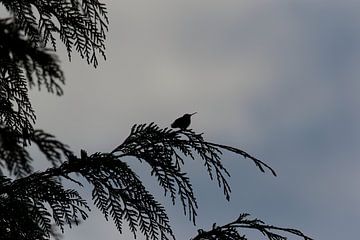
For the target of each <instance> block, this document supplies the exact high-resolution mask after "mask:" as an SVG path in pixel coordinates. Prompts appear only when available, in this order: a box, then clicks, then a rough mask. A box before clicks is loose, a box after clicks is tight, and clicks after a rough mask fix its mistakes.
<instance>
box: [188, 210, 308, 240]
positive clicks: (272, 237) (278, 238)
mask: <svg viewBox="0 0 360 240" xmlns="http://www.w3.org/2000/svg"><path fill="white" fill-rule="evenodd" d="M249 216H250V214H247V213H242V214H240V216H239V217H238V218H237V219H236V220H235V221H233V222H230V223H227V224H225V225H222V226H217V225H216V224H215V223H214V224H213V226H212V229H211V230H208V231H204V230H203V229H199V230H198V234H197V236H195V237H194V238H192V239H191V240H247V239H248V238H247V237H246V236H245V235H241V233H240V230H241V229H254V230H257V231H259V232H260V233H262V234H263V235H264V236H265V237H266V238H267V239H268V240H287V239H288V238H287V235H289V234H290V235H293V236H297V237H300V238H302V239H303V240H313V239H312V238H310V237H308V236H306V235H305V234H303V233H302V232H301V231H299V230H297V229H293V228H282V227H276V226H273V225H267V224H265V223H264V222H263V221H261V220H259V219H257V218H255V219H248V217H249Z"/></svg>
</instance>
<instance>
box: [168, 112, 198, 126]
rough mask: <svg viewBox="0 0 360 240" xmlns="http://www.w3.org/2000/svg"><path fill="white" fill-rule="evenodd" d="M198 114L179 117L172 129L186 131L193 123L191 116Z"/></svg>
mask: <svg viewBox="0 0 360 240" xmlns="http://www.w3.org/2000/svg"><path fill="white" fill-rule="evenodd" d="M195 113H197V112H194V113H191V114H189V113H186V114H184V115H183V116H182V117H179V118H178V119H176V120H175V121H174V122H173V123H172V124H171V127H172V128H180V129H181V130H185V129H186V128H187V127H189V125H190V123H191V116H192V115H194V114H195Z"/></svg>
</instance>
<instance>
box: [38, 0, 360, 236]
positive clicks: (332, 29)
mask: <svg viewBox="0 0 360 240" xmlns="http://www.w3.org/2000/svg"><path fill="white" fill-rule="evenodd" d="M104 2H105V3H107V4H108V10H109V18H110V26H109V27H110V28H109V33H108V39H107V60H106V61H101V62H100V66H99V67H98V68H97V69H93V68H92V67H91V66H88V65H87V64H86V61H84V60H81V59H80V58H79V57H78V56H77V55H76V53H74V54H73V59H72V61H71V62H69V61H68V59H67V58H66V53H65V51H64V48H61V47H60V51H59V54H60V56H61V60H62V66H63V70H64V71H65V75H66V79H67V84H66V86H65V88H64V90H65V94H64V96H62V97H55V96H49V95H48V94H47V93H46V92H38V91H36V90H33V91H32V92H31V97H32V99H33V104H34V107H35V110H36V113H37V123H36V126H37V127H39V128H43V129H45V130H47V131H49V132H51V133H54V134H55V135H56V136H57V137H58V138H59V139H60V140H62V141H63V142H65V143H67V144H68V145H70V146H71V148H72V150H74V151H75V152H76V153H79V151H80V149H86V150H87V151H88V152H90V153H93V152H97V151H102V152H106V151H111V150H112V149H113V148H114V147H115V146H117V145H118V144H120V143H121V142H122V141H123V140H124V139H125V138H126V137H127V135H128V134H129V130H130V128H131V126H132V125H133V124H135V123H149V122H156V123H157V124H159V125H160V126H161V127H169V125H170V124H171V122H172V121H173V120H174V119H175V118H177V117H179V116H181V115H182V114H184V113H186V112H189V113H191V112H194V111H197V112H198V114H197V115H194V116H193V121H192V125H191V127H192V128H193V129H194V130H195V131H197V132H204V133H205V135H204V136H205V138H206V139H207V140H209V141H213V142H217V143H220V144H226V145H231V146H234V147H238V148H241V149H243V150H245V151H247V152H249V153H251V154H252V155H254V156H256V157H258V158H260V159H262V160H263V161H265V162H266V163H268V164H269V165H271V166H272V167H273V168H274V169H275V170H276V171H277V173H278V177H273V176H271V175H270V174H269V173H267V174H263V173H261V172H259V171H258V169H256V167H255V166H254V165H253V164H252V163H251V162H250V161H248V160H246V159H242V158H239V157H238V156H234V155H229V154H225V155H224V164H225V166H226V167H228V169H229V170H230V173H231V175H232V176H231V178H230V183H231V186H232V196H231V201H230V202H227V201H226V200H225V198H224V197H223V196H222V192H221V190H220V189H218V188H217V187H216V184H215V183H214V182H210V181H209V178H208V177H207V175H206V171H205V169H204V168H202V166H201V163H198V162H193V161H191V162H190V163H189V164H188V165H187V170H188V171H189V176H190V178H191V179H192V181H193V186H194V189H195V192H196V193H197V195H196V196H197V198H198V202H199V206H200V207H199V210H198V214H199V216H198V219H197V226H193V225H192V224H191V222H189V221H188V218H187V217H185V216H183V214H182V208H181V206H180V205H177V206H175V207H172V206H171V204H170V201H169V200H168V199H164V198H163V197H162V195H163V192H162V190H161V189H160V188H157V187H156V186H155V183H156V182H155V181H151V179H150V178H149V176H148V172H147V170H148V169H147V168H145V167H143V166H142V165H140V164H136V163H133V162H130V163H129V164H131V165H132V166H133V167H134V170H135V171H136V172H138V173H139V175H140V176H141V177H142V178H143V179H144V180H146V181H145V182H146V183H147V185H148V188H149V189H151V190H153V192H154V194H155V195H156V196H157V197H158V199H161V200H162V201H164V205H165V206H166V208H167V210H168V214H169V217H170V221H171V224H172V225H173V227H174V231H175V234H176V236H177V237H178V239H190V237H192V236H195V235H196V232H197V229H198V228H204V229H208V228H210V227H211V226H212V224H213V223H214V222H216V223H217V224H224V223H226V222H229V221H231V220H233V219H235V218H236V217H237V216H238V214H239V213H241V212H247V213H250V214H252V216H254V217H257V218H260V219H263V220H265V221H266V222H267V223H269V224H273V225H278V226H283V227H293V228H298V229H300V230H302V231H303V232H304V233H306V234H308V235H309V236H311V237H313V238H314V239H327V240H331V239H358V228H359V223H360V190H359V187H358V186H359V182H360V161H359V156H360V148H359V143H360V124H359V120H360V111H359V107H360V97H359V96H360V95H359V90H360V81H359V77H360V67H359V63H360V2H359V1H351V0H343V1H335V0H327V1H325V0H324V1H321V0H311V1H310V0H302V1H294V0H287V1H282V0H273V1H270V0H258V1H250V0H243V1H235V0H234V1H231V0H222V1H211V0H207V1H205V0H191V1H190V0H181V1H180V0H173V1H165V0H153V1H146V0H118V1H104ZM129 161H134V160H133V159H130V160H129ZM189 161H190V160H189ZM39 167H44V166H42V165H41V164H40V165H39ZM85 191H88V193H84V194H85V195H86V194H88V196H89V191H90V189H85ZM130 236H131V235H129V233H128V232H127V231H125V232H124V233H123V235H119V233H118V232H117V231H116V229H115V226H114V224H113V223H112V222H106V221H105V219H104V218H103V216H101V214H100V213H99V212H98V211H96V210H95V209H94V211H92V213H91V214H90V218H89V219H88V220H87V221H86V222H85V223H83V224H82V225H80V226H79V227H76V228H73V229H67V230H66V232H65V239H77V240H83V239H87V240H93V239H103V238H104V237H105V238H106V239H129V238H130ZM140 239H141V238H140Z"/></svg>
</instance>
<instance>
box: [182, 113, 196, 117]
mask: <svg viewBox="0 0 360 240" xmlns="http://www.w3.org/2000/svg"><path fill="white" fill-rule="evenodd" d="M196 113H197V112H194V113H185V114H184V117H191V116H192V115H194V114H196Z"/></svg>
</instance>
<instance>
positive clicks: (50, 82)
mask: <svg viewBox="0 0 360 240" xmlns="http://www.w3.org/2000/svg"><path fill="white" fill-rule="evenodd" d="M0 3H1V4H2V5H3V6H4V7H5V8H6V9H7V10H8V11H9V12H10V13H11V17H10V18H4V19H0V236H1V239H5V240H6V239H9V240H10V239H11V240H13V239H24V240H25V239H26V240H28V239H34V240H35V239H50V238H51V237H53V238H55V239H58V238H59V234H58V233H57V229H60V230H61V231H62V232H64V229H65V226H68V227H72V226H74V225H78V224H79V223H80V222H81V221H83V220H86V219H87V218H88V213H89V211H90V208H89V205H88V202H87V200H86V199H83V198H82V197H81V194H80V192H79V189H82V187H83V182H84V181H86V182H88V183H89V184H90V185H91V186H92V200H93V202H94V205H95V206H96V207H97V208H98V209H99V210H100V211H101V212H102V213H103V215H104V217H105V219H106V220H109V219H110V218H111V219H112V220H113V222H114V223H115V226H116V228H117V229H118V231H119V232H120V233H121V232H122V228H123V224H127V225H128V226H129V228H130V230H131V231H132V233H133V234H134V237H136V236H137V234H138V233H139V232H140V233H141V234H143V235H144V236H145V237H146V239H153V240H157V239H161V240H166V239H175V236H174V233H173V231H172V226H171V225H170V223H169V218H168V216H167V214H166V211H165V209H164V207H163V206H162V205H161V203H160V202H158V201H157V200H156V198H155V196H153V195H152V193H150V192H149V191H148V190H147V189H146V187H145V186H144V185H143V183H142V181H141V180H140V179H139V178H138V177H137V175H136V173H135V172H133V170H132V169H131V168H130V167H129V166H128V164H127V163H126V160H127V159H129V157H135V158H136V159H138V160H139V161H141V162H144V163H146V164H148V165H149V166H150V168H151V174H152V175H153V176H154V177H156V179H157V181H158V183H159V186H160V187H162V188H163V189H164V192H165V195H168V196H169V197H170V199H171V200H172V202H173V204H176V203H177V202H179V203H180V205H181V206H182V207H183V209H184V214H185V215H188V217H189V219H190V220H191V221H193V223H194V224H195V219H196V217H197V208H198V203H197V201H196V196H195V192H194V190H193V187H192V185H191V181H190V179H189V178H188V176H187V173H186V172H184V171H183V166H184V163H185V159H193V160H202V161H203V164H204V167H205V170H206V171H207V172H208V174H209V177H210V179H212V180H214V181H216V183H217V184H218V186H219V187H220V188H222V189H223V193H224V196H225V198H226V199H227V200H229V199H230V193H231V188H230V184H229V182H228V178H229V177H230V174H229V172H228V171H227V169H226V168H225V167H224V166H223V164H222V161H221V156H222V153H223V152H224V151H229V152H233V153H235V154H237V155H240V156H242V157H244V158H247V159H250V160H251V161H252V162H253V163H254V164H255V166H257V167H258V168H259V170H261V171H262V172H265V171H269V172H270V173H272V174H273V175H275V176H276V174H275V171H274V170H273V169H272V168H271V167H270V166H268V165H267V164H266V163H264V162H263V161H261V160H259V159H257V158H255V157H253V156H251V155H249V154H248V153H246V152H244V151H242V150H240V149H238V148H234V147H231V146H226V145H221V144H217V143H212V142H208V141H206V140H205V139H204V138H203V134H199V133H196V132H194V131H193V130H191V129H182V130H177V131H176V130H173V129H169V128H164V129H163V128H160V127H159V126H157V125H156V124H154V123H151V124H140V125H134V126H133V127H132V129H131V131H130V135H129V136H128V137H127V138H126V139H125V141H124V142H123V143H122V144H120V145H119V146H118V147H116V148H115V149H114V150H113V151H111V152H109V153H100V152H98V153H93V154H88V153H87V152H86V151H84V150H82V151H81V153H80V156H76V155H74V154H73V153H72V152H71V151H70V149H69V147H68V146H67V145H66V144H63V143H62V142H60V141H59V140H57V139H56V138H55V137H54V136H53V135H51V134H49V133H47V132H45V131H43V130H39V129H37V130H36V129H34V128H33V124H34V122H35V112H34V110H33V107H32V105H31V102H30V99H29V97H28V91H29V88H31V87H34V86H37V87H38V88H39V89H41V88H42V87H43V86H44V87H45V88H46V90H47V91H48V92H50V93H55V94H56V95H62V94H63V90H62V85H63V84H64V83H65V79H64V75H63V72H62V70H61V68H60V65H59V61H58V59H57V57H56V55H55V50H56V43H57V37H59V39H60V40H61V41H62V42H63V44H64V45H65V47H66V49H67V51H68V55H69V58H70V56H71V53H72V52H73V49H75V50H76V51H77V52H78V53H79V54H80V56H81V57H83V58H84V59H86V60H87V62H88V63H89V64H92V65H93V66H95V67H96V66H97V65H98V60H97V56H98V55H102V56H103V57H104V58H105V35H106V31H107V27H108V19H107V15H106V8H105V5H104V4H102V3H100V2H99V1H98V0H57V1H47V0H28V1H23V0H0ZM55 34H57V36H56V35H55ZM49 46H50V47H49ZM29 144H33V145H36V146H37V147H38V149H39V150H40V152H42V153H43V154H44V156H45V158H46V159H47V160H48V161H49V162H50V163H51V165H52V167H51V168H48V169H47V170H45V171H41V172H34V170H33V168H32V161H33V158H32V157H31V156H30V154H29V152H28V146H29ZM64 181H70V182H72V183H74V184H76V185H78V187H79V188H77V190H75V188H70V187H68V188H66V187H65V186H64V184H63V182H64ZM247 217H248V215H247V214H241V215H240V217H239V218H238V219H237V220H236V221H234V222H231V223H229V224H226V225H223V226H216V225H215V224H214V226H213V228H212V229H211V230H209V231H204V230H199V232H198V235H197V236H196V237H195V238H194V239H241V240H244V239H247V238H246V237H245V236H242V235H241V232H240V231H241V229H242V228H251V229H257V230H259V231H260V232H261V233H263V234H264V236H265V237H267V238H268V239H269V240H284V239H286V238H285V237H284V236H282V235H280V234H278V233H277V232H278V231H280V232H281V231H283V232H287V233H290V234H292V235H295V236H299V237H301V238H303V239H304V240H310V238H309V237H307V236H305V235H303V234H302V233H301V232H300V231H298V230H295V229H286V228H279V227H274V226H271V225H265V224H264V223H263V222H262V221H260V220H258V219H253V220H251V219H248V218H247Z"/></svg>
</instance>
